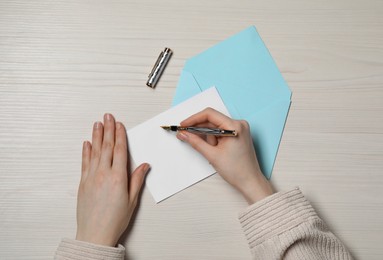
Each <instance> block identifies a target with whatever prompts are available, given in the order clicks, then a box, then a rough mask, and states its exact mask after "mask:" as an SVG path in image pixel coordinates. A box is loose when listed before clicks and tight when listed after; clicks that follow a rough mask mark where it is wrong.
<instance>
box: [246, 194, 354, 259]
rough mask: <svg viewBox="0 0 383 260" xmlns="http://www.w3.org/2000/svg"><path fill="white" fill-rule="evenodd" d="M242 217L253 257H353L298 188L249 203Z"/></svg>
mask: <svg viewBox="0 0 383 260" xmlns="http://www.w3.org/2000/svg"><path fill="white" fill-rule="evenodd" d="M239 220H240V222H241V225H242V228H243V231H244V233H245V235H246V237H247V240H248V242H249V246H250V250H251V252H252V254H253V256H254V259H294V260H296V259H305V260H311V259H321V260H322V259H342V260H343V259H352V257H351V255H350V254H349V252H348V251H347V249H346V248H345V246H344V245H343V244H342V243H341V242H340V240H339V239H337V238H336V237H335V235H334V234H333V233H331V232H330V231H329V230H328V228H327V226H326V225H325V223H324V222H323V221H322V220H321V219H320V218H319V217H318V216H317V214H316V213H315V211H314V209H313V208H312V207H311V205H310V203H309V202H308V201H307V200H306V198H305V197H304V196H303V194H302V193H301V191H300V190H299V189H294V190H291V191H288V192H279V193H276V194H273V195H271V196H269V197H267V198H265V199H263V200H261V201H259V202H257V203H255V204H253V205H251V206H249V207H248V208H247V209H246V210H245V211H244V212H242V213H241V214H240V215H239Z"/></svg>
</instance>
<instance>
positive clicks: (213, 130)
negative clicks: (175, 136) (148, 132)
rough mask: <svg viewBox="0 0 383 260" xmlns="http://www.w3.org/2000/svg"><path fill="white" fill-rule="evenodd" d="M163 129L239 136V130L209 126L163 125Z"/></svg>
mask: <svg viewBox="0 0 383 260" xmlns="http://www.w3.org/2000/svg"><path fill="white" fill-rule="evenodd" d="M161 127H162V128H163V129H165V130H168V131H174V132H176V131H188V132H190V133H195V134H203V135H215V136H237V132H236V131H235V130H225V129H219V128H208V127H194V126H188V127H182V126H177V125H170V126H161Z"/></svg>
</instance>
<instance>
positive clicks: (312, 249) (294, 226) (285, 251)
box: [55, 189, 352, 260]
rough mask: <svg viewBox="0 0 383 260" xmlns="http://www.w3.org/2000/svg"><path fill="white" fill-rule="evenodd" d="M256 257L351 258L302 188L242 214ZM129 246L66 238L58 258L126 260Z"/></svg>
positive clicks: (310, 259) (60, 247)
mask: <svg viewBox="0 0 383 260" xmlns="http://www.w3.org/2000/svg"><path fill="white" fill-rule="evenodd" d="M239 220H240V222H241V225H242V228H243V231H244V233H245V235H246V237H247V240H248V242H249V246H250V250H251V252H252V254H253V256H254V259H261V260H273V259H287V260H289V259H291V260H300V259H304V260H314V259H315V260H327V259H328V260H333V259H340V260H346V259H347V260H348V259H352V257H351V255H350V254H349V252H348V251H347V249H346V248H345V247H344V245H343V244H342V242H340V241H339V239H337V238H336V237H335V236H334V234H333V233H331V232H330V231H329V230H328V228H327V227H326V225H325V224H324V222H323V221H322V220H321V219H320V218H319V217H318V216H317V214H316V213H315V211H314V209H313V208H312V207H311V205H310V203H309V202H308V201H307V200H306V198H305V197H304V196H303V194H302V193H301V191H300V190H299V189H294V190H291V191H288V192H279V193H276V194H273V195H271V196H269V197H267V198H265V199H263V200H261V201H259V202H257V203H255V204H253V205H251V206H249V207H248V208H247V209H246V210H245V211H244V212H242V213H241V214H240V215H239ZM124 256H125V248H124V247H123V246H121V245H119V247H118V248H116V247H106V246H99V245H94V244H91V243H86V242H81V241H77V240H73V239H63V240H62V242H61V243H60V245H59V247H58V249H57V252H56V255H55V259H57V260H64V259H72V260H88V259H89V260H90V259H94V260H101V259H104V260H117V259H118V260H122V259H124Z"/></svg>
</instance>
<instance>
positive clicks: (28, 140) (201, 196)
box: [0, 0, 383, 259]
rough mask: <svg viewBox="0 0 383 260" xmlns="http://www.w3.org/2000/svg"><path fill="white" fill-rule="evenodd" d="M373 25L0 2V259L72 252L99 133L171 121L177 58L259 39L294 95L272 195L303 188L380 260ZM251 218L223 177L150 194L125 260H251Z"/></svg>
mask: <svg viewBox="0 0 383 260" xmlns="http://www.w3.org/2000/svg"><path fill="white" fill-rule="evenodd" d="M382 12H383V1H381V0H365V1H363V0H351V1H350V0H337V1H329V0H314V1H304V0H291V1H283V0H271V1H250V0H238V1H220V0H209V1H204V0H194V1H182V0H181V1H180V0H164V1H155V0H141V1H132V0H109V1H107V0H97V1H75V0H69V1H68V0H65V1H63V0H57V1H48V0H46V1H43V0H36V1H27V0H2V1H1V2H0V122H1V123H0V230H1V231H0V258H1V259H52V256H53V254H54V251H55V249H56V247H57V244H58V243H59V241H60V239H61V238H62V237H72V238H73V237H74V235H75V231H76V195H77V186H78V182H79V178H80V165H81V146H82V141H83V140H89V139H90V137H91V127H92V124H93V122H94V121H96V120H101V119H102V116H103V114H104V113H105V112H110V113H113V114H114V115H115V116H116V118H117V119H118V120H121V121H122V122H123V123H124V124H125V125H126V126H127V127H128V128H131V127H133V126H135V125H137V124H139V123H141V122H144V121H145V120H147V119H149V118H151V117H153V116H155V115H157V114H158V113H159V112H161V111H164V110H166V109H168V108H169V107H170V104H171V100H172V97H173V95H174V93H175V89H176V84H177V81H178V77H179V75H180V72H181V70H182V68H183V65H184V63H185V61H186V60H187V59H188V58H190V57H192V56H194V55H196V54H198V53H200V52H202V51H203V50H205V49H207V48H208V47H210V46H212V45H214V44H216V43H218V42H220V41H222V40H224V39H226V38H227V37H229V36H231V35H233V34H235V33H237V32H239V31H241V30H243V29H245V28H247V27H248V26H250V25H255V26H256V27H257V29H258V32H259V33H260V35H261V37H262V38H263V40H264V42H265V44H266V46H267V47H268V48H269V50H270V52H271V54H272V56H273V57H274V59H275V61H276V63H277V65H278V67H279V69H280V70H281V72H282V74H283V76H284V78H285V79H286V81H287V83H288V85H289V86H290V88H291V90H292V92H293V97H292V106H291V109H290V113H289V116H288V120H287V124H286V128H285V131H284V135H283V138H282V142H281V145H280V149H279V153H278V156H277V160H276V164H275V168H274V172H273V176H272V182H273V184H274V186H275V187H276V188H277V189H278V190H287V189H290V188H293V187H295V186H299V187H300V188H301V189H302V191H303V192H304V193H305V194H306V195H307V197H308V198H309V200H310V201H311V202H312V204H313V205H314V207H315V208H316V210H317V211H318V213H319V215H320V216H321V217H322V218H323V219H324V220H325V221H326V222H327V224H328V225H329V226H330V228H331V229H332V230H333V231H334V232H335V234H336V235H337V236H339V237H340V239H341V240H342V241H343V242H344V243H345V244H346V245H347V247H348V248H349V249H350V250H351V251H352V253H353V255H354V256H355V257H356V258H357V259H383V249H382V246H381V242H382V241H383V172H382V170H383V15H382ZM164 47H170V48H172V49H173V50H174V55H173V57H172V59H171V61H170V63H169V66H168V67H167V69H166V72H165V74H164V76H163V77H162V78H161V81H160V83H159V84H158V86H157V88H156V89H154V90H152V89H150V88H148V87H146V86H145V82H146V79H147V75H148V73H149V72H150V70H151V67H152V65H153V63H154V62H155V59H156V58H157V56H158V54H159V52H160V51H161V50H163V48H164ZM246 205H247V204H246V202H245V201H244V200H243V199H242V197H241V196H240V195H239V194H238V193H237V192H236V191H235V190H233V189H232V188H231V187H230V186H229V185H228V184H226V183H225V182H224V181H223V180H222V179H221V178H220V177H219V176H212V177H211V178H208V179H207V180H205V181H203V182H201V183H198V184H197V185H195V186H193V187H191V188H189V189H187V190H185V191H183V192H181V193H179V194H177V195H176V196H174V197H172V198H170V199H168V200H166V201H164V202H162V203H160V204H158V205H156V204H155V203H154V201H153V199H152V197H151V195H150V193H149V192H148V190H147V189H145V191H144V192H143V196H142V200H141V205H140V207H139V209H138V212H137V215H136V219H135V221H134V223H133V225H132V228H131V230H130V232H129V233H128V236H127V237H126V239H125V240H124V241H123V244H124V245H125V246H126V247H127V256H128V258H129V259H249V258H250V257H251V255H250V252H249V250H248V245H247V242H246V241H245V238H244V235H243V234H242V231H241V229H240V225H239V222H238V220H237V214H238V212H239V211H241V210H242V209H243V208H245V207H246Z"/></svg>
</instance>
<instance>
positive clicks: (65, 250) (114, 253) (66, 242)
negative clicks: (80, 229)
mask: <svg viewBox="0 0 383 260" xmlns="http://www.w3.org/2000/svg"><path fill="white" fill-rule="evenodd" d="M124 257H125V247H123V246H122V245H118V247H109V246H102V245H96V244H92V243H88V242H84V241H79V240H74V239H68V238H64V239H62V241H61V243H60V245H59V247H58V249H57V251H56V256H55V259H82V260H87V259H89V260H91V259H92V260H93V259H94V260H101V259H108V260H117V259H118V260H121V259H124Z"/></svg>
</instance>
